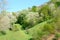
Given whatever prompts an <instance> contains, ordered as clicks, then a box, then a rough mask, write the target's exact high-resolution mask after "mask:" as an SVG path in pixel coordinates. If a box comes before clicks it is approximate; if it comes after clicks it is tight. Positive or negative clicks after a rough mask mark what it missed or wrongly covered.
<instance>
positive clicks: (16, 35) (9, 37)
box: [0, 30, 31, 40]
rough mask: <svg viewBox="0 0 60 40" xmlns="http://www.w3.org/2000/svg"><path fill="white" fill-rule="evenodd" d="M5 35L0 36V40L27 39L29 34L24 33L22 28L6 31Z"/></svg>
mask: <svg viewBox="0 0 60 40" xmlns="http://www.w3.org/2000/svg"><path fill="white" fill-rule="evenodd" d="M6 32H7V33H6V35H2V36H0V40H28V39H30V38H31V36H29V35H27V34H25V33H24V32H23V31H22V30H20V31H17V32H14V31H6Z"/></svg>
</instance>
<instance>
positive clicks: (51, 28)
mask: <svg viewBox="0 0 60 40" xmlns="http://www.w3.org/2000/svg"><path fill="white" fill-rule="evenodd" d="M43 30H44V31H47V32H49V33H55V27H54V26H53V25H52V24H48V23H47V24H45V25H44V28H43Z"/></svg>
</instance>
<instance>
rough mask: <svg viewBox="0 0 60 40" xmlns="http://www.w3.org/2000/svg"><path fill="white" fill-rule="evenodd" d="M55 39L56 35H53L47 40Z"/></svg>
mask: <svg viewBox="0 0 60 40" xmlns="http://www.w3.org/2000/svg"><path fill="white" fill-rule="evenodd" d="M54 37H55V35H53V34H52V35H50V36H49V37H48V38H47V40H52V39H53V38H54Z"/></svg>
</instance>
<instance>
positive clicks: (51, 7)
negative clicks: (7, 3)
mask: <svg viewBox="0 0 60 40" xmlns="http://www.w3.org/2000/svg"><path fill="white" fill-rule="evenodd" d="M3 12H4V11H2V12H1V14H0V40H60V0H50V1H49V2H47V3H45V4H43V5H41V6H32V7H31V8H28V9H25V10H22V11H18V12H11V13H10V12H4V13H3Z"/></svg>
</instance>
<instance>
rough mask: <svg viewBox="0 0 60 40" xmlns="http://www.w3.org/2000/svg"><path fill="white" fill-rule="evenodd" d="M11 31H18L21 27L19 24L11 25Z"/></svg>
mask: <svg viewBox="0 0 60 40" xmlns="http://www.w3.org/2000/svg"><path fill="white" fill-rule="evenodd" d="M11 29H12V30H13V31H19V30H20V29H21V25H20V24H13V26H12V28H11Z"/></svg>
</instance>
